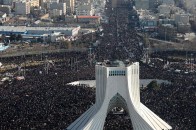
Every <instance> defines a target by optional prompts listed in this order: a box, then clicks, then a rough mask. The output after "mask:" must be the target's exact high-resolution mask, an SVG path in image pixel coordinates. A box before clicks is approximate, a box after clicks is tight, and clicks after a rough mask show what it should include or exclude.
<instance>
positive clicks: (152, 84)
mask: <svg viewBox="0 0 196 130" xmlns="http://www.w3.org/2000/svg"><path fill="white" fill-rule="evenodd" d="M147 88H148V89H150V90H160V86H159V85H158V83H157V81H156V80H153V81H151V82H150V83H149V84H148V85H147Z"/></svg>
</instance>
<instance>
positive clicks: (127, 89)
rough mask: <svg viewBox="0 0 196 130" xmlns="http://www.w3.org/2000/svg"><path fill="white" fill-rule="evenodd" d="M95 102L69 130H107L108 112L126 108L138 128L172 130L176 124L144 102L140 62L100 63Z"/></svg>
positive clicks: (135, 128) (96, 69)
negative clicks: (142, 99) (167, 120)
mask: <svg viewBox="0 0 196 130" xmlns="http://www.w3.org/2000/svg"><path fill="white" fill-rule="evenodd" d="M95 72H96V100H95V104H94V105H93V106H92V107H90V108H89V109H88V110H87V111H86V112H85V113H84V114H82V115H81V116H80V117H79V118H78V119H77V120H76V121H75V122H73V123H72V124H71V125H70V126H69V127H68V128H67V130H103V127H104V123H105V119H106V117H107V113H108V112H109V111H111V110H112V109H113V108H115V107H122V108H123V109H124V110H125V111H126V112H127V113H128V114H129V116H130V119H131V122H132V126H133V129H134V130H171V129H172V127H171V126H169V125H168V124H167V123H166V122H164V121H163V120H162V119H161V118H160V117H158V116H157V115H156V114H155V113H153V112H152V111H151V110H150V109H148V108H147V107H146V106H144V105H143V104H142V103H141V102H140V88H139V63H138V62H135V63H128V62H127V63H123V62H122V61H106V62H103V63H97V65H96V66H95Z"/></svg>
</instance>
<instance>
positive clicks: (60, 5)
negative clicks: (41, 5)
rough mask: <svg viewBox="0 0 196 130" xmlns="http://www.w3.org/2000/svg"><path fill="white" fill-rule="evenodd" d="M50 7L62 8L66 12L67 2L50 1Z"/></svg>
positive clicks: (52, 8) (63, 12)
mask: <svg viewBox="0 0 196 130" xmlns="http://www.w3.org/2000/svg"><path fill="white" fill-rule="evenodd" d="M49 8H50V10H54V9H57V10H62V14H64V15H65V14H66V3H57V2H52V3H49Z"/></svg>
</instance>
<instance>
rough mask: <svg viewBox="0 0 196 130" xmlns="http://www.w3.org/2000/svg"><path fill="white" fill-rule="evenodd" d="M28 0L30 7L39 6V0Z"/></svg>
mask: <svg viewBox="0 0 196 130" xmlns="http://www.w3.org/2000/svg"><path fill="white" fill-rule="evenodd" d="M29 2H31V7H39V6H40V5H39V3H40V1H39V0H30V1H29Z"/></svg>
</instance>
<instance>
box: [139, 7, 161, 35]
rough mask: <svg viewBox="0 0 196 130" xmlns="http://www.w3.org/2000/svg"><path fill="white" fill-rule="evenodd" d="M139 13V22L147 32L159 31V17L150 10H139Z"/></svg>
mask: <svg viewBox="0 0 196 130" xmlns="http://www.w3.org/2000/svg"><path fill="white" fill-rule="evenodd" d="M137 14H139V23H140V26H141V27H142V29H143V30H144V31H145V32H154V31H157V24H158V19H157V18H156V16H155V15H154V14H152V13H150V12H149V11H148V10H137Z"/></svg>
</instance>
